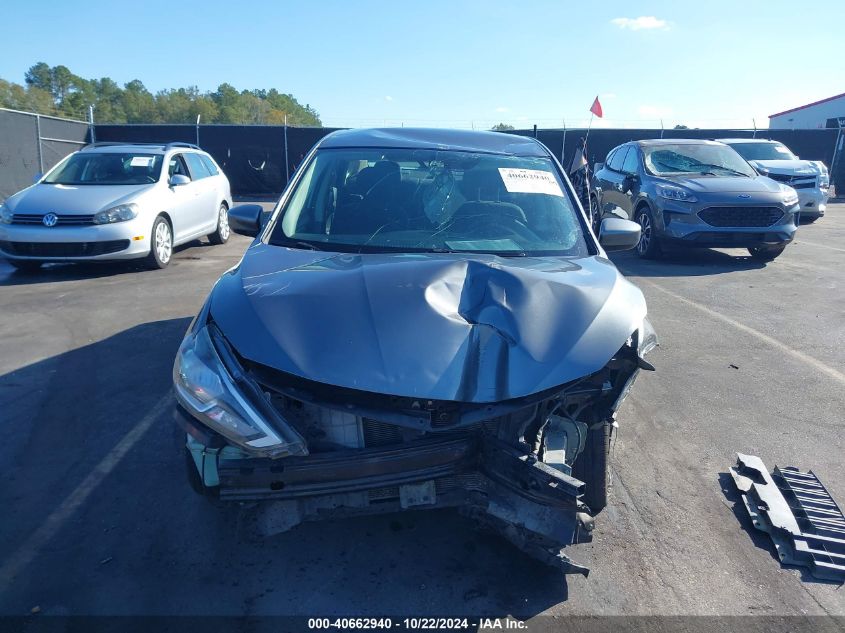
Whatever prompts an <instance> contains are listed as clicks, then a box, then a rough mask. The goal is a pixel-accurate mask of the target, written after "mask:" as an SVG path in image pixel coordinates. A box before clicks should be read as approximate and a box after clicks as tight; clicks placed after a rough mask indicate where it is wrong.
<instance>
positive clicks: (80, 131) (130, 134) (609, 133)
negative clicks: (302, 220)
mask: <svg viewBox="0 0 845 633" xmlns="http://www.w3.org/2000/svg"><path fill="white" fill-rule="evenodd" d="M39 128H40V134H39ZM333 131H334V128H297V127H288V128H285V127H284V126H275V125H200V126H196V125H97V126H95V136H96V140H97V141H113V142H136V143H167V142H173V141H182V142H188V143H197V144H199V146H200V147H202V148H203V149H204V150H206V151H207V152H209V153H210V154H211V155H212V156H213V157H214V159H215V160H216V161H217V162H218V163H219V164H220V166H221V167H223V169H224V171H225V172H226V175H227V176H228V177H229V181H230V183H231V185H232V193H233V194H234V195H236V196H239V197H264V198H273V197H278V195H279V194H280V193H281V192H282V191H283V190H284V188H285V186H286V185H287V183H288V181H289V180H290V177H291V175H292V174H293V173H294V171H295V170H296V168H297V167H298V166H299V165H300V164H301V163H302V161H303V159H304V158H305V156H306V155H307V153H308V151H309V150H310V149H311V148H312V147H313V146H314V144H315V143H316V142H317V141H319V140H320V139H321V138H323V137H324V136H326V135H327V134H329V133H331V132H333ZM512 133H513V134H520V135H523V136H534V134H535V133H534V130H515V131H513V132H512ZM586 133H587V131H586V130H585V129H572V130H561V129H558V130H538V131H537V133H536V136H537V138H538V140H539V141H540V142H542V143H543V144H545V145H546V147H548V148H549V150H550V151H551V152H552V153H553V154H554V155H555V156H556V157H557V158H558V160H560V161H561V163H562V164H563V166H564V168H565V169H566V170H567V171H568V170H569V166H570V164H571V162H572V157H573V155H574V153H575V149H576V147H577V146H578V144H579V143H580V141H581V139H582V138H584V137H585V136H586ZM661 135H662V137H663V138H711V139H712V138H726V137H740V138H745V137H747V138H751V137H752V136H755V133H754V132H753V131H751V130H728V129H722V130H664V131H662V132H661V131H660V130H653V129H647V130H644V129H607V128H594V129H592V130H591V131H590V134H589V138H588V143H587V152H588V159H589V162H590V164H591V165H593V164H594V163H596V162H603V161H604V157H605V156H606V155H607V153H608V152H609V151H610V150H611V149H612V148H614V147H616V146H617V145H620V144H621V143H625V142H627V141H631V140H640V139H649V138H660V137H661ZM838 135H839V130H837V129H818V130H758V131H757V132H756V138H770V139H774V140H778V141H781V142H783V143H784V144H786V145H787V146H788V147H789V148H790V149H791V150H792V151H794V152H795V153H796V154H798V155H799V156H800V157H801V158H804V159H808V160H821V161H824V163H825V164H826V165H828V166H829V167H830V166H833V169H832V176H833V180H834V182H835V181H837V180H838V181H839V182H840V183H843V185H842V187H841V188H843V189H845V150H843V147H842V146H843V145H845V139H843V138H840V137H839V136H838ZM87 140H90V139H89V138H88V126H87V124H85V123H83V122H76V121H68V120H64V119H56V118H52V117H45V116H41V117H36V116H35V115H32V114H27V113H21V112H14V111H9V110H0V200H2V199H3V198H5V197H8V196H9V195H11V194H12V193H14V192H15V191H19V190H20V189H22V188H24V187H26V186H28V185H30V184H31V183H32V181H33V179H34V178H35V176H36V175H37V174H38V173H40V172H42V171H46V170H47V169H50V168H51V167H52V166H53V165H55V164H56V162H58V161H59V160H60V159H61V158H63V157H64V156H65V155H67V154H68V153H70V152H72V151H74V150H76V149H78V148H79V147H80V146H81V145H82V144H84V142H86V141H87ZM837 140H838V141H839V149H838V152H837V150H836V146H837ZM834 153H836V154H837V155H836V156H834Z"/></svg>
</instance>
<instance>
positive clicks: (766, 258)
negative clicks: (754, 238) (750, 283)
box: [748, 244, 786, 262]
mask: <svg viewBox="0 0 845 633" xmlns="http://www.w3.org/2000/svg"><path fill="white" fill-rule="evenodd" d="M784 250H786V244H783V245H781V246H753V247H751V248H749V249H748V253H749V254H750V255H751V257H752V259H756V260H757V261H758V262H770V261H772V260H773V259H774V258H775V257H777V256H778V255H780V254H781V253H782V252H783V251H784Z"/></svg>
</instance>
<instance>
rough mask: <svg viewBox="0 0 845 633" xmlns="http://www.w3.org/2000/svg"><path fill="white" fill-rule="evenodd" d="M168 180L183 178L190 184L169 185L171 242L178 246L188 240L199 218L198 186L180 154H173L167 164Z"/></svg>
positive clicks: (200, 212) (200, 211)
mask: <svg viewBox="0 0 845 633" xmlns="http://www.w3.org/2000/svg"><path fill="white" fill-rule="evenodd" d="M167 176H168V179H170V178H173V176H185V177H187V178H188V179H189V180H190V182H188V183H187V184H184V185H170V219H171V221H172V222H173V242H174V243H175V244H178V243H180V242H184V241H185V240H187V239H190V237H191V235H193V232H194V231H195V227H196V226H197V220H198V218H199V217H201V214H202V210H201V206H200V188H199V184H200V183H197V182H195V181H194V180H193V178H192V177H191V172H190V171H188V165H187V163H186V162H185V158H184V156H183V155H182V154H173V155H172V156H171V157H170V159H169V161H168V164H167Z"/></svg>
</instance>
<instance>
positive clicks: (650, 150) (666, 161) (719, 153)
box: [643, 143, 757, 178]
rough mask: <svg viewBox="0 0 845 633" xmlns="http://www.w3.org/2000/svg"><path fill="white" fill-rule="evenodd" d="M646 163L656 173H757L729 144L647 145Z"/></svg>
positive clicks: (645, 151)
mask: <svg viewBox="0 0 845 633" xmlns="http://www.w3.org/2000/svg"><path fill="white" fill-rule="evenodd" d="M643 157H644V159H645V166H646V168H647V169H648V171H649V172H650V173H651V174H654V175H656V176H671V175H675V174H698V175H707V176H747V177H749V178H753V177H754V176H756V175H757V174H756V172H755V171H754V170H753V169H752V168H751V165H749V164H748V163H746V162H745V161H744V160H743V159H742V157H741V156H740V155H739V154H737V153H736V152H735V151H734V150H732V149H731V148H730V147H728V146H727V145H715V144H713V145H711V144H709V143H700V144H697V143H678V144H676V145H675V144H668V143H667V144H660V145H652V146H645V147H644V148H643Z"/></svg>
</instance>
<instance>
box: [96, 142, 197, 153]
mask: <svg viewBox="0 0 845 633" xmlns="http://www.w3.org/2000/svg"><path fill="white" fill-rule="evenodd" d="M173 149H179V150H182V151H184V150H189V151H190V150H196V151H200V152H201V151H203V150H202V149H200V148H199V147H198V146H196V145H193V144H192V143H179V142H174V143H112V142H101V143H90V144H89V145H86V146H85V147H83V148H82V149H81V150H80V151H83V152H88V151H93V150H96V151H97V152H105V153H117V152H125V151H127V150H128V151H132V152H145V153H148V154H164V153H166V152H168V151H170V150H173Z"/></svg>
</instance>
